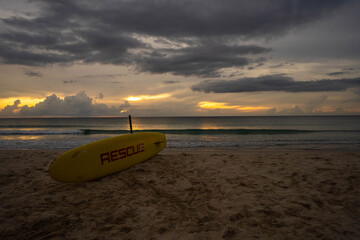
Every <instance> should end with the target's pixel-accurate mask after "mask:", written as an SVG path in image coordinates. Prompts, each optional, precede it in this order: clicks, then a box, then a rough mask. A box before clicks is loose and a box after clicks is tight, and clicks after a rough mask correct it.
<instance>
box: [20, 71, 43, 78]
mask: <svg viewBox="0 0 360 240" xmlns="http://www.w3.org/2000/svg"><path fill="white" fill-rule="evenodd" d="M24 73H25V74H26V75H27V76H29V77H41V76H42V74H41V73H39V72H34V71H28V70H25V71H24Z"/></svg>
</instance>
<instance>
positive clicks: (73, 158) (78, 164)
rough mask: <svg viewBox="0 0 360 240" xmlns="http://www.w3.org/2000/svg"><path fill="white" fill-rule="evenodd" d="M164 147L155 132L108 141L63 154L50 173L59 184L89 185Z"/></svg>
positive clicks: (54, 162) (145, 158)
mask: <svg viewBox="0 0 360 240" xmlns="http://www.w3.org/2000/svg"><path fill="white" fill-rule="evenodd" d="M165 146H166V139H165V135H164V134H162V133H155V132H144V133H134V134H126V135H121V136H117V137H112V138H107V139H103V140H100V141H96V142H92V143H89V144H86V145H83V146H80V147H77V148H74V149H72V150H70V151H67V152H65V153H63V154H62V155H60V156H59V157H58V158H56V159H55V160H54V161H53V162H52V163H51V165H50V167H49V172H50V176H51V177H52V178H53V179H55V180H57V181H60V182H82V181H89V180H93V179H97V178H100V177H103V176H106V175H109V174H112V173H115V172H118V171H121V170H124V169H127V168H129V167H131V166H133V165H135V164H138V163H141V162H143V161H145V160H147V159H149V158H151V157H153V156H155V155H156V154H157V153H158V152H160V151H161V150H162V149H164V147H165Z"/></svg>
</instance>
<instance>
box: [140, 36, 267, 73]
mask: <svg viewBox="0 0 360 240" xmlns="http://www.w3.org/2000/svg"><path fill="white" fill-rule="evenodd" d="M268 51H270V49H268V48H264V47H259V46H255V45H249V46H229V45H224V44H221V43H216V42H209V41H206V42H202V43H200V44H199V45H198V46H195V47H187V48H181V49H163V50H158V51H157V52H154V53H155V54H154V53H152V54H151V55H150V56H145V57H140V58H139V59H137V62H138V64H139V68H140V70H141V71H147V72H151V73H167V72H171V73H173V74H174V75H183V76H191V75H194V76H199V77H219V76H220V69H222V68H228V67H243V66H245V65H248V64H249V63H250V62H252V60H251V59H250V58H248V57H245V56H244V55H248V54H259V53H266V52H268ZM259 61H266V59H265V58H261V59H260V60H259V59H256V60H255V62H259Z"/></svg>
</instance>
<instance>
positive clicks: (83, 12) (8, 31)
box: [0, 0, 348, 77]
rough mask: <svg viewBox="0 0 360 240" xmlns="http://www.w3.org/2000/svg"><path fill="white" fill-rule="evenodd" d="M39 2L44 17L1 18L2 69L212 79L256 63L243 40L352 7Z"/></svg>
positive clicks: (194, 0)
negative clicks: (117, 70)
mask: <svg viewBox="0 0 360 240" xmlns="http://www.w3.org/2000/svg"><path fill="white" fill-rule="evenodd" d="M36 2H37V3H38V4H39V5H40V9H39V11H38V13H39V14H38V16H37V17H34V18H24V17H11V18H6V19H2V25H1V26H2V29H3V32H2V33H0V42H1V43H0V61H1V62H2V63H5V64H22V65H29V66H36V65H45V64H54V63H66V64H71V63H74V62H85V63H103V64H122V65H123V64H135V65H137V66H138V69H139V70H140V71H148V72H152V73H168V72H170V73H173V74H178V75H185V76H190V75H196V76H210V77H212V76H218V75H219V70H220V69H221V68H226V67H239V66H240V67H241V66H245V65H247V64H249V63H251V62H252V61H253V60H252V59H251V57H248V56H246V57H245V56H242V55H245V54H248V55H253V54H259V53H263V52H264V51H265V50H264V48H262V47H259V46H238V45H237V44H236V41H237V40H239V39H251V38H259V37H260V38H263V37H271V36H277V35H279V34H283V33H285V32H286V31H288V30H290V29H292V28H295V27H297V26H300V25H304V24H307V23H310V22H313V21H315V20H317V19H319V18H321V17H323V16H326V15H328V14H330V13H331V12H332V11H333V10H335V9H337V8H338V7H340V6H341V5H344V4H345V3H347V2H348V1H347V0H330V1H329V0H317V1H313V0H301V1H296V0H294V1H289V0H274V1H268V0H256V1H247V0H224V1H219V0H182V1H177V0H163V1H157V0H132V1H126V0H123V1H110V0H109V1H101V3H100V2H98V1H81V0H79V1H74V0H61V1H45V0H38V1H36ZM148 36H151V37H155V38H157V40H158V41H159V40H160V39H162V41H163V42H171V43H173V44H175V45H178V46H183V45H181V44H183V43H186V44H187V45H188V46H187V47H180V48H176V49H171V50H168V51H166V50H164V49H153V48H152V47H151V46H150V45H149V44H148V43H146V42H144V41H143V39H146V37H148ZM139 37H142V38H139ZM209 38H211V39H217V40H218V41H220V42H223V44H222V45H221V44H219V46H220V48H222V50H224V51H225V53H223V52H221V51H219V49H211V47H212V45H211V44H209V43H204V40H205V39H209ZM141 39H142V40H141ZM224 39H226V41H225V40H224ZM198 42H202V44H201V45H199V44H198ZM205 49H206V50H207V51H205ZM134 50H135V51H134ZM232 52H235V54H233V53H232Z"/></svg>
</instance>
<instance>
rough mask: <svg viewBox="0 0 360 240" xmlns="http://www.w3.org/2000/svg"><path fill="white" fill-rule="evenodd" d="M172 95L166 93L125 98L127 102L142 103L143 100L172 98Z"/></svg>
mask: <svg viewBox="0 0 360 240" xmlns="http://www.w3.org/2000/svg"><path fill="white" fill-rule="evenodd" d="M170 96H171V95H170V94H167V93H164V94H158V95H142V96H131V97H127V98H125V100H126V101H134V102H137V101H142V100H154V99H163V98H168V97H170Z"/></svg>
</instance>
